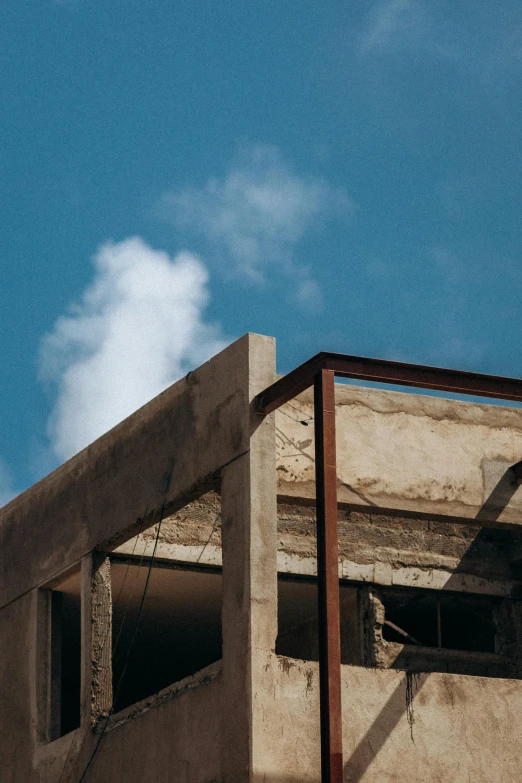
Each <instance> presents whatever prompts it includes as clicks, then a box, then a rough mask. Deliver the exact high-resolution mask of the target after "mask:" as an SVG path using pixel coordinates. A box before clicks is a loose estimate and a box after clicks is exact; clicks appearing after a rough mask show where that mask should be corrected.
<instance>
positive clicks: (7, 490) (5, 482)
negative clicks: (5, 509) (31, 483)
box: [0, 457, 17, 508]
mask: <svg viewBox="0 0 522 783" xmlns="http://www.w3.org/2000/svg"><path fill="white" fill-rule="evenodd" d="M16 494H17V493H16V492H15V490H14V487H13V477H12V475H11V471H10V470H9V468H8V467H7V464H6V463H5V462H4V460H3V459H2V458H1V457H0V508H2V506H5V504H6V503H9V501H10V500H12V499H13V498H14V497H15V495H16Z"/></svg>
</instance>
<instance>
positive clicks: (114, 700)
mask: <svg viewBox="0 0 522 783" xmlns="http://www.w3.org/2000/svg"><path fill="white" fill-rule="evenodd" d="M164 511H165V501H163V503H162V506H161V512H160V518H159V522H158V529H157V531H156V538H155V541H154V549H153V551H152V556H151V558H150V561H149V567H148V570H147V578H146V580H145V587H144V589H143V593H142V596H141V601H140V606H139V610H138V616H137V618H136V623H135V625H134V633H133V635H132V638H131V640H130V642H129V646H128V647H127V655H126V656H125V663H124V665H123V669H122V672H121V674H120V678H119V680H118V685H117V686H116V691H115V693H114V697H113V700H112V706H111V708H110V710H109V713H108V715H107V717H106V718H105V722H104V724H103V728H102V730H101V732H100V734H99V736H98V740H97V742H96V744H95V746H94V749H93V751H92V753H91V755H90V758H89V760H88V762H87V764H86V766H85V769H84V770H83V773H82V775H81V777H80V778H79V779H78V783H82V781H83V780H84V778H85V775H86V774H87V772H88V770H89V768H90V766H91V764H92V763H93V761H94V758H95V756H96V753H97V752H98V748H99V747H100V743H101V741H102V739H103V737H104V735H105V731H106V729H107V726H108V724H109V720H110V719H111V717H112V715H113V713H114V708H115V705H116V702H117V700H118V696H119V693H120V689H121V686H122V683H123V680H124V677H125V674H126V671H127V667H128V665H129V660H130V654H131V652H132V648H133V646H134V642H135V640H136V636H137V634H138V629H139V626H140V621H141V617H142V614H143V607H144V605H145V599H146V597H147V592H148V589H149V582H150V577H151V573H152V567H153V565H154V560H155V558H156V550H157V547H158V541H159V536H160V531H161V524H162V522H163V514H164Z"/></svg>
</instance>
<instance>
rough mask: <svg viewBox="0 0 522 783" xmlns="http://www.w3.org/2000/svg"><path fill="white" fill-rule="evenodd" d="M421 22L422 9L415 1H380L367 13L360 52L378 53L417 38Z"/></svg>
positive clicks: (421, 25)
mask: <svg viewBox="0 0 522 783" xmlns="http://www.w3.org/2000/svg"><path fill="white" fill-rule="evenodd" d="M423 22H424V13H423V9H422V7H421V6H420V5H419V3H418V2H417V1H416V0H382V2H379V3H377V4H376V5H375V6H374V7H373V8H372V9H371V10H370V11H369V12H368V16H367V24H366V28H365V30H364V32H363V35H362V37H361V41H360V47H359V48H360V52H361V53H367V52H373V51H379V50H382V49H385V48H387V47H389V46H392V45H393V46H395V45H397V43H398V42H400V43H404V42H405V41H407V40H409V39H411V37H412V36H413V37H417V36H418V34H419V33H420V31H421V30H422V28H423Z"/></svg>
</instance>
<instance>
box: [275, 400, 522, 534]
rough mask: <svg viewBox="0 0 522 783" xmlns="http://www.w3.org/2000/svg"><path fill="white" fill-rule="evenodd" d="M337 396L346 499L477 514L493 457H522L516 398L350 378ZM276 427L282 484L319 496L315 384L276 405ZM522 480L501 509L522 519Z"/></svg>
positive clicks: (505, 516)
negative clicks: (500, 402) (375, 384)
mask: <svg viewBox="0 0 522 783" xmlns="http://www.w3.org/2000/svg"><path fill="white" fill-rule="evenodd" d="M336 404H337V408H336V412H337V416H336V427H337V476H338V484H339V487H338V490H339V500H340V501H345V502H350V503H358V504H362V505H369V506H372V505H377V506H380V507H383V508H401V509H409V510H416V511H418V512H427V513H435V514H445V515H455V516H457V517H468V518H474V517H476V516H477V515H478V514H479V513H480V511H481V509H482V506H483V503H484V500H485V497H484V488H485V483H484V475H483V463H484V461H490V462H491V461H493V462H501V463H504V464H505V465H506V467H509V466H510V465H513V464H514V463H516V462H519V461H520V460H521V459H522V411H520V410H518V409H516V408H503V407H498V406H494V405H479V404H476V403H467V402H455V401H453V400H445V399H442V398H436V397H424V396H421V395H414V394H403V393H399V392H388V391H379V390H375V389H370V390H367V389H361V388H357V387H350V386H346V385H338V386H337V389H336ZM283 411H284V412H283ZM301 422H307V426H304V425H303V424H302V423H301ZM276 431H277V454H278V466H277V469H278V483H279V491H280V493H281V494H288V495H292V496H298V497H307V496H309V497H312V496H313V483H314V423H313V401H312V397H311V394H310V392H305V393H304V394H302V395H301V396H300V397H299V398H298V399H296V400H293V401H292V402H291V403H290V404H289V405H287V406H285V407H284V408H283V409H282V410H281V411H279V412H276ZM513 490H514V491H513V493H512V495H513V497H512V498H511V499H510V500H509V502H508V505H507V508H506V509H505V511H503V512H502V513H501V514H500V515H499V516H498V515H497V516H498V518H499V519H502V520H505V521H510V522H513V523H514V524H517V523H519V522H520V521H521V518H520V512H521V510H522V505H521V498H522V489H520V488H515V487H514V488H513ZM494 517H495V515H493V514H490V515H489V518H491V519H493V518H494ZM495 518H496V517H495Z"/></svg>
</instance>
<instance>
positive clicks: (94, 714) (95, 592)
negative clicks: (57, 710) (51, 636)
mask: <svg viewBox="0 0 522 783" xmlns="http://www.w3.org/2000/svg"><path fill="white" fill-rule="evenodd" d="M81 704H82V712H81V721H82V726H83V727H84V729H91V728H92V727H93V726H94V725H95V724H96V723H97V722H98V720H100V719H101V718H104V717H107V715H108V714H109V711H110V709H111V705H112V596H111V571H110V561H109V558H108V557H106V556H105V555H103V554H99V553H97V552H94V553H93V554H92V555H88V556H87V557H84V558H83V560H82V681H81Z"/></svg>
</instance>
